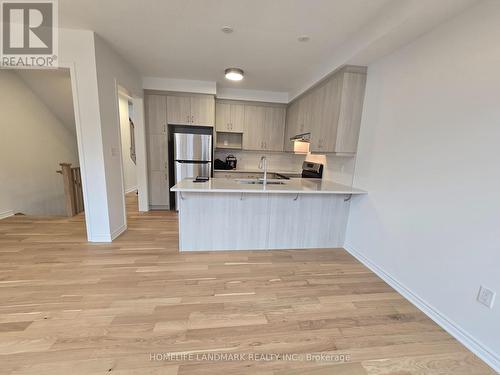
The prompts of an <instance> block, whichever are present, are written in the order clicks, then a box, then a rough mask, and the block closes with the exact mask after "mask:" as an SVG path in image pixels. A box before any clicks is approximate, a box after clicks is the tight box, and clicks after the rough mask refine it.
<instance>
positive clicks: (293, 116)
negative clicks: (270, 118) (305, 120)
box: [284, 101, 300, 151]
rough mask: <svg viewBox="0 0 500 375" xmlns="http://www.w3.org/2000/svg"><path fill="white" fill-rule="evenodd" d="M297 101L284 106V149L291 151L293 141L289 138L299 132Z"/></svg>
mask: <svg viewBox="0 0 500 375" xmlns="http://www.w3.org/2000/svg"><path fill="white" fill-rule="evenodd" d="M298 116H299V103H298V102H297V101H294V102H293V103H291V104H290V105H289V106H288V107H287V108H286V127H285V139H284V150H285V151H293V142H292V141H290V138H292V137H294V136H296V135H297V134H299V133H300V132H299V119H298Z"/></svg>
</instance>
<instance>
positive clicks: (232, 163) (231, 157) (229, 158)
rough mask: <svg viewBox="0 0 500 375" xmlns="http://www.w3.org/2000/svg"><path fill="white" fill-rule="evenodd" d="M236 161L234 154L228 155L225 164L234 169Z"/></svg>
mask: <svg viewBox="0 0 500 375" xmlns="http://www.w3.org/2000/svg"><path fill="white" fill-rule="evenodd" d="M237 163H238V160H237V159H236V156H234V155H228V156H227V157H226V164H227V166H228V167H229V168H230V169H236V164H237Z"/></svg>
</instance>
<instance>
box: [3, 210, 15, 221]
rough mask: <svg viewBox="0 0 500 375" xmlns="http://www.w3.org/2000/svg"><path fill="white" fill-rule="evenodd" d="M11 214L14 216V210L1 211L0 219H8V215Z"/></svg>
mask: <svg viewBox="0 0 500 375" xmlns="http://www.w3.org/2000/svg"><path fill="white" fill-rule="evenodd" d="M11 216H14V211H12V210H5V211H0V220H2V219H7V218H8V217H11Z"/></svg>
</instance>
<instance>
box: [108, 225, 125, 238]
mask: <svg viewBox="0 0 500 375" xmlns="http://www.w3.org/2000/svg"><path fill="white" fill-rule="evenodd" d="M126 230H127V224H123V225H122V226H121V227H120V228H118V229H116V230H114V231H113V232H111V241H113V240H114V239H116V238H117V237H118V236H120V235H121V234H122V233H123V232H125V231H126ZM111 241H110V242H111Z"/></svg>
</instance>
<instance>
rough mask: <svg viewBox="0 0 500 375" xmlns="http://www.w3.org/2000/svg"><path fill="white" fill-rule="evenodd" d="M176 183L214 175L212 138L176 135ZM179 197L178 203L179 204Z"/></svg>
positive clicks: (200, 135) (185, 134) (206, 135)
mask: <svg viewBox="0 0 500 375" xmlns="http://www.w3.org/2000/svg"><path fill="white" fill-rule="evenodd" d="M174 171H175V183H176V184H177V183H178V182H179V181H181V180H183V179H185V178H196V177H198V176H201V177H210V176H211V174H212V136H211V135H208V134H187V133H174ZM178 198H179V196H178V195H177V202H179V199H178Z"/></svg>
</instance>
